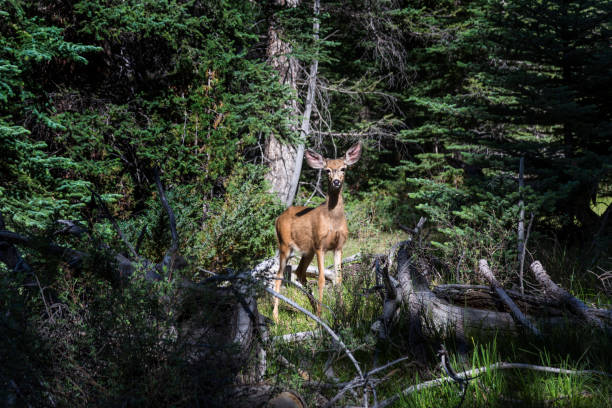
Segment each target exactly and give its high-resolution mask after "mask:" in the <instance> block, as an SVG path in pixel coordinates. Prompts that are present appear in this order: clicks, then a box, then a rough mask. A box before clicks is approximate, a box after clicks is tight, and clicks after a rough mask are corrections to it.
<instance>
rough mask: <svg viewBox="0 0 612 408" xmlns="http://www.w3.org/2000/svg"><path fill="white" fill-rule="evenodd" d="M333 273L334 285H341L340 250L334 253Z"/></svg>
mask: <svg viewBox="0 0 612 408" xmlns="http://www.w3.org/2000/svg"><path fill="white" fill-rule="evenodd" d="M334 273H335V274H336V285H340V284H342V249H336V250H335V251H334Z"/></svg>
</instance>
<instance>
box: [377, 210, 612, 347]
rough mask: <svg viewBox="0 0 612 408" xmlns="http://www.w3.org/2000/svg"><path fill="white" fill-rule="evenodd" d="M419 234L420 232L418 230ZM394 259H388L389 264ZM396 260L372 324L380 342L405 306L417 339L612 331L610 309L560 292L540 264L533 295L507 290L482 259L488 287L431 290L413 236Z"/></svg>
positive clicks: (386, 272)
mask: <svg viewBox="0 0 612 408" xmlns="http://www.w3.org/2000/svg"><path fill="white" fill-rule="evenodd" d="M421 222H424V221H423V220H421ZM421 222H420V223H419V224H421ZM415 231H416V233H417V234H418V231H419V228H418V227H417V228H416V229H415ZM415 235H416V234H415ZM392 257H393V255H389V259H390V260H391V259H392ZM396 257H397V272H396V274H395V277H393V275H392V270H393V265H392V262H391V261H389V262H387V265H386V267H385V268H384V270H383V271H382V272H381V273H382V275H383V277H384V280H385V282H395V283H394V284H391V283H385V286H386V288H387V289H386V293H387V294H386V295H385V300H384V306H383V314H382V316H381V317H380V318H379V320H378V321H377V322H376V323H375V324H374V325H373V330H375V331H377V332H378V333H379V336H380V337H382V338H384V337H386V336H387V333H388V331H389V327H390V325H391V323H392V321H393V319H395V318H396V317H397V316H398V312H399V308H400V306H401V305H404V306H405V308H406V310H407V313H408V316H409V319H410V335H411V336H419V337H422V336H426V337H427V336H428V335H433V334H435V335H437V336H440V335H442V337H444V336H445V335H449V334H451V333H453V334H455V335H456V336H457V337H458V338H463V339H467V338H469V337H470V336H476V337H480V338H483V337H484V338H487V337H488V336H489V335H490V336H494V335H496V334H506V335H516V334H520V333H523V332H525V331H528V332H530V333H532V334H533V335H535V336H540V335H542V332H541V331H542V330H544V331H546V330H548V329H551V328H559V327H563V326H564V325H569V326H575V325H583V324H588V325H591V326H594V327H596V328H599V329H605V330H610V329H612V313H611V311H610V310H605V309H597V308H592V307H588V306H587V305H585V304H584V303H583V302H581V301H580V300H578V299H576V298H575V297H574V296H572V295H571V294H570V293H569V292H567V291H566V290H564V289H562V288H560V287H559V286H558V285H557V284H555V283H554V282H553V281H552V280H551V279H550V277H549V276H548V274H547V273H546V271H545V270H544V268H543V267H542V265H541V263H540V262H539V261H535V262H533V263H532V264H531V270H532V272H533V273H534V276H535V278H536V280H537V281H538V282H539V283H540V285H541V286H542V288H543V290H542V292H541V293H539V294H538V295H537V296H534V295H525V294H521V293H519V292H516V291H512V290H508V291H506V290H504V289H503V288H502V287H501V286H500V284H499V282H498V281H497V279H496V277H495V274H494V272H493V271H492V270H491V269H490V268H489V266H488V263H487V261H486V260H484V259H483V260H480V262H479V271H480V274H481V276H482V277H483V279H484V280H486V281H487V282H488V283H489V286H485V285H460V284H459V285H440V286H436V287H433V288H430V285H429V283H428V282H427V279H426V278H425V276H427V275H428V274H427V265H426V263H425V262H422V261H421V260H419V258H418V256H417V251H416V250H415V241H414V238H412V239H409V240H407V241H404V242H402V243H400V244H399V245H398V251H397V256H396ZM398 299H399V301H398ZM414 341H415V342H417V339H416V338H415V339H414ZM411 342H412V340H411Z"/></svg>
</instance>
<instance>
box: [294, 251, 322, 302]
mask: <svg viewBox="0 0 612 408" xmlns="http://www.w3.org/2000/svg"><path fill="white" fill-rule="evenodd" d="M312 258H314V252H310V253H304V254H303V255H302V259H300V264H299V265H298V267H297V271H296V274H297V277H298V280H299V281H300V283H301V284H302V285H304V290H305V291H306V296H308V301H309V302H310V305H311V306H312V310H317V302H315V299H314V297H313V296H312V293H311V291H310V288H309V287H308V286H307V284H306V269H307V268H308V265H310V262H312Z"/></svg>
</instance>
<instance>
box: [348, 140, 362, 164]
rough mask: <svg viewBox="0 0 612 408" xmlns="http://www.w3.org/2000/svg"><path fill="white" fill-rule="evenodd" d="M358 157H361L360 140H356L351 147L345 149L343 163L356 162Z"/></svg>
mask: <svg viewBox="0 0 612 408" xmlns="http://www.w3.org/2000/svg"><path fill="white" fill-rule="evenodd" d="M360 157H361V142H358V143H357V144H355V145H353V147H351V148H350V149H348V150H347V151H346V154H345V155H344V163H345V164H346V165H347V166H350V165H353V164H355V163H357V161H358V160H359V158H360Z"/></svg>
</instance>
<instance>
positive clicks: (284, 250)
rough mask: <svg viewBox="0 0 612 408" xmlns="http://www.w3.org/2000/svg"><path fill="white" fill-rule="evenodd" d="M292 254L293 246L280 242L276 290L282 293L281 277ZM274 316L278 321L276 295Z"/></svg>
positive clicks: (275, 281) (275, 298)
mask: <svg viewBox="0 0 612 408" xmlns="http://www.w3.org/2000/svg"><path fill="white" fill-rule="evenodd" d="M290 254H291V248H289V246H288V245H283V244H280V245H279V246H278V273H277V274H276V279H275V280H274V291H275V292H277V293H280V287H281V279H283V273H284V272H285V266H287V259H288V258H289V255H290ZM272 318H273V319H274V321H275V322H276V323H278V298H277V297H274V310H272Z"/></svg>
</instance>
